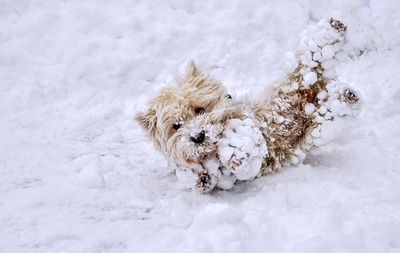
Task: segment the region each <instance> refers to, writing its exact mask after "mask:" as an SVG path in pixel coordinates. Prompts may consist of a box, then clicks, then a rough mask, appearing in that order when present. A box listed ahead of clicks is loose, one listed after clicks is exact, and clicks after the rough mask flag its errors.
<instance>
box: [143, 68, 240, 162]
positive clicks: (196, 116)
mask: <svg viewBox="0 0 400 253" xmlns="http://www.w3.org/2000/svg"><path fill="white" fill-rule="evenodd" d="M175 80H176V86H173V87H165V88H163V89H161V90H160V92H159V94H158V95H157V96H156V97H154V98H153V99H151V100H150V101H149V103H148V107H147V108H146V110H145V112H138V113H137V114H136V117H135V119H136V120H137V121H138V122H139V123H140V125H141V126H142V127H143V128H144V129H145V130H146V132H147V133H148V135H149V136H150V138H151V139H152V140H153V141H154V144H155V146H156V147H157V148H158V149H159V150H161V152H162V153H163V154H164V155H165V156H167V157H168V158H169V159H170V160H171V161H173V162H174V163H176V164H178V165H189V164H192V163H200V162H201V161H202V160H203V159H204V158H205V157H206V156H210V155H215V154H216V151H217V143H218V140H219V138H220V137H221V135H222V132H223V130H224V127H225V125H226V124H227V121H228V120H229V119H230V118H232V115H233V114H234V110H233V107H232V104H231V99H230V96H229V95H228V93H227V92H226V90H225V88H224V87H223V86H222V85H221V84H220V83H219V82H218V81H217V80H215V79H214V78H212V77H211V76H209V75H207V74H203V73H201V72H200V71H199V70H198V69H197V68H196V66H195V65H194V63H193V62H192V63H191V64H190V66H189V68H188V70H187V72H186V74H185V75H184V76H182V77H181V76H177V77H176V78H175ZM200 108H202V109H203V110H204V111H201V113H198V110H199V109H200ZM174 125H175V126H177V125H180V127H179V128H178V129H175V128H174ZM200 131H204V135H205V139H204V142H202V143H195V142H193V141H191V138H192V137H194V136H195V135H196V134H198V133H199V132H200Z"/></svg>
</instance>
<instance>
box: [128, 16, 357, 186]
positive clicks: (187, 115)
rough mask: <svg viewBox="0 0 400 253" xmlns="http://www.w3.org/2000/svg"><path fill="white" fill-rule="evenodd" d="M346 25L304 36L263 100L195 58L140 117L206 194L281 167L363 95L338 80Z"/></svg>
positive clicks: (326, 23)
mask: <svg viewBox="0 0 400 253" xmlns="http://www.w3.org/2000/svg"><path fill="white" fill-rule="evenodd" d="M345 32H346V26H344V25H343V24H342V23H341V22H339V21H336V20H333V19H330V20H321V21H320V22H318V23H317V24H315V25H313V26H310V27H309V28H308V29H307V30H306V31H304V32H303V33H302V38H301V42H300V47H299V51H298V52H297V55H296V59H297V66H296V68H295V69H294V71H293V72H292V73H290V74H289V75H288V77H287V79H286V80H284V81H282V82H280V83H279V84H277V85H275V86H273V87H272V88H270V89H267V91H266V92H265V94H263V95H262V96H260V97H259V98H258V99H252V100H251V101H250V100H248V99H243V100H234V99H232V98H231V96H230V95H229V94H228V93H227V91H226V90H225V88H224V87H223V86H222V84H221V83H220V82H219V81H217V80H215V79H214V78H213V77H211V76H210V75H208V74H205V73H202V72H200V71H199V70H198V68H197V67H196V66H195V65H194V63H193V62H192V63H191V64H190V66H189V68H188V70H187V72H186V74H185V75H184V76H182V77H177V78H176V86H172V87H166V88H163V89H162V90H160V92H159V94H158V95H157V96H155V97H154V98H152V99H151V100H150V101H149V103H148V106H147V108H146V110H145V112H138V113H137V115H136V120H137V121H138V122H139V123H140V124H141V125H142V127H143V128H144V129H145V130H146V131H147V133H148V134H149V136H150V138H151V139H152V140H153V141H154V143H155V146H156V147H157V148H158V149H160V150H161V152H162V153H163V154H164V155H165V156H166V157H167V158H168V159H169V160H170V161H171V162H172V163H174V164H175V165H176V166H177V176H178V178H179V179H180V181H182V182H185V183H186V185H188V186H189V187H193V188H194V189H196V190H198V191H200V192H207V191H210V190H211V189H213V188H214V187H215V186H218V187H219V188H221V189H230V188H231V187H232V186H233V184H234V183H235V181H236V180H250V179H253V178H255V177H257V176H259V175H265V174H268V173H272V172H276V171H277V170H279V169H280V168H281V167H283V166H285V165H287V164H296V163H298V162H300V161H301V160H302V159H304V157H305V153H306V151H307V150H309V149H310V148H311V147H313V146H316V144H317V142H316V141H315V140H316V139H317V138H318V137H319V136H320V131H321V125H322V124H323V123H324V122H325V121H327V120H333V119H334V118H335V117H337V116H344V115H347V114H350V113H351V112H352V110H353V109H354V108H355V107H356V106H357V104H358V100H359V97H358V95H357V94H356V92H355V91H353V90H352V89H350V88H348V87H347V86H346V85H344V84H341V83H339V82H337V81H336V73H335V66H336V65H337V63H338V61H339V60H340V59H341V54H343V52H342V45H343V43H344V39H345V38H344V35H345Z"/></svg>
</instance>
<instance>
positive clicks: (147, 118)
mask: <svg viewBox="0 0 400 253" xmlns="http://www.w3.org/2000/svg"><path fill="white" fill-rule="evenodd" d="M135 120H136V121H137V122H138V123H139V124H140V126H141V127H143V129H144V130H146V132H147V133H148V134H150V135H152V134H153V133H154V130H155V128H156V122H157V117H156V111H155V110H154V109H151V108H149V109H147V110H146V112H137V113H136V115H135Z"/></svg>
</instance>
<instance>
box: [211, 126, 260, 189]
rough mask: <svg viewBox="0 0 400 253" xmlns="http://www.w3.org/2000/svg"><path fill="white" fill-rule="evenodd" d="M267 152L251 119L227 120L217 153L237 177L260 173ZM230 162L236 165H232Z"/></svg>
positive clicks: (243, 177) (253, 176) (248, 177)
mask: <svg viewBox="0 0 400 253" xmlns="http://www.w3.org/2000/svg"><path fill="white" fill-rule="evenodd" d="M267 154H268V149H267V144H266V142H265V139H264V137H263V136H262V134H261V131H260V130H259V126H257V125H256V124H255V123H254V122H253V121H252V120H251V119H249V118H246V119H244V120H240V119H231V120H230V121H229V122H228V125H227V127H226V128H225V130H224V133H223V136H222V138H221V140H220V141H219V143H218V155H219V159H220V161H221V163H222V165H223V166H224V167H226V168H228V169H229V170H230V171H231V173H233V174H234V175H235V177H236V178H237V179H239V180H252V179H254V178H255V177H256V176H257V175H258V174H259V173H260V170H261V165H262V161H263V158H264V157H265V156H266V155H267ZM232 163H233V164H238V165H235V166H232V165H231V164H232ZM206 167H207V166H206ZM224 186H225V184H224ZM223 189H226V187H224V188H223Z"/></svg>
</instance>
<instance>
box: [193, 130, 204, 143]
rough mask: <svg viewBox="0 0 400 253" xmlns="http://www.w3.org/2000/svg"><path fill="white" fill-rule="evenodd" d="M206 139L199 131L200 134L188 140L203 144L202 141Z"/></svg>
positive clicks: (202, 132)
mask: <svg viewBox="0 0 400 253" xmlns="http://www.w3.org/2000/svg"><path fill="white" fill-rule="evenodd" d="M205 138H206V134H205V132H204V130H203V131H201V132H200V133H198V134H196V135H195V136H191V137H190V139H191V140H192V141H193V142H194V143H203V141H204V139H205Z"/></svg>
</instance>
